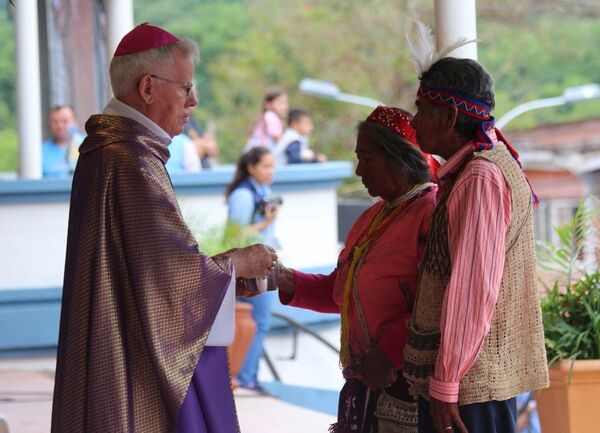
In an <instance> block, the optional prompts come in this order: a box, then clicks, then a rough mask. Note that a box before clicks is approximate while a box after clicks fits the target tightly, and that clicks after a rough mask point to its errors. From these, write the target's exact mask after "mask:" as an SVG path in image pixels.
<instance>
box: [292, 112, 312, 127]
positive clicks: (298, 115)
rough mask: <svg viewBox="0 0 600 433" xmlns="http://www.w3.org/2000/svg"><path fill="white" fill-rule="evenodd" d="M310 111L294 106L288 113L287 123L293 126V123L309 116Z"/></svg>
mask: <svg viewBox="0 0 600 433" xmlns="http://www.w3.org/2000/svg"><path fill="white" fill-rule="evenodd" d="M308 115H309V114H308V112H307V111H305V110H303V109H302V108H292V109H291V110H290V112H289V113H288V117H287V124H288V126H292V123H296V122H297V121H299V120H300V119H302V118H303V117H304V116H308Z"/></svg>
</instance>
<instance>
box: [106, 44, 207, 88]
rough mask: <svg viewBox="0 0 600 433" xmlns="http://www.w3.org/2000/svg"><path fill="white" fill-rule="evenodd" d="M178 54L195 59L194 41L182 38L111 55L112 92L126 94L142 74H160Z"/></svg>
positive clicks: (196, 52) (196, 54) (196, 53)
mask: <svg viewBox="0 0 600 433" xmlns="http://www.w3.org/2000/svg"><path fill="white" fill-rule="evenodd" d="M178 56H181V57H184V58H189V59H191V60H192V61H193V60H196V59H197V58H198V47H197V46H196V43H195V42H193V41H190V40H188V39H182V40H179V41H177V42H174V43H172V44H169V45H165V46H163V47H159V48H153V49H151V50H146V51H141V52H139V53H133V54H127V55H124V56H115V57H113V58H112V60H111V62H110V83H111V85H112V89H113V93H114V94H115V96H117V97H119V96H124V95H127V94H128V93H129V92H131V91H133V90H134V89H135V87H136V86H137V85H138V83H139V80H140V79H141V78H142V76H143V75H144V74H156V75H159V74H162V73H163V72H164V71H165V69H167V68H169V67H171V64H172V62H173V60H174V59H175V58H176V57H178Z"/></svg>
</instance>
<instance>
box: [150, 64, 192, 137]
mask: <svg viewBox="0 0 600 433" xmlns="http://www.w3.org/2000/svg"><path fill="white" fill-rule="evenodd" d="M165 71H166V72H164V73H163V74H161V75H160V76H154V77H153V78H152V79H153V81H155V85H156V99H155V101H156V104H153V107H152V111H153V113H152V116H151V119H152V120H153V121H154V122H156V123H157V124H158V125H159V126H160V127H161V128H162V129H164V130H165V131H166V132H167V133H168V134H169V135H170V136H171V137H174V136H175V135H179V134H181V133H182V132H183V127H184V126H185V124H186V123H187V122H188V120H189V119H190V114H191V112H192V109H193V108H194V107H195V106H196V103H197V101H196V92H195V91H194V89H193V85H192V80H193V78H194V62H193V60H192V59H191V58H190V57H187V56H183V55H176V56H174V58H173V61H172V66H171V67H169V68H166V69H165Z"/></svg>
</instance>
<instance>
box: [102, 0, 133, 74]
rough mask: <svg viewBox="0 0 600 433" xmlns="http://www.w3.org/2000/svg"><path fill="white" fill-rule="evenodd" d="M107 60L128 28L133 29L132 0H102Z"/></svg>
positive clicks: (110, 57)
mask: <svg viewBox="0 0 600 433" xmlns="http://www.w3.org/2000/svg"><path fill="white" fill-rule="evenodd" d="M104 10H105V11H106V51H107V55H108V62H109V63H110V60H111V59H112V56H113V54H114V52H115V49H116V48H117V45H119V42H120V41H121V38H122V37H123V36H125V34H126V33H127V32H129V30H131V29H133V0H104Z"/></svg>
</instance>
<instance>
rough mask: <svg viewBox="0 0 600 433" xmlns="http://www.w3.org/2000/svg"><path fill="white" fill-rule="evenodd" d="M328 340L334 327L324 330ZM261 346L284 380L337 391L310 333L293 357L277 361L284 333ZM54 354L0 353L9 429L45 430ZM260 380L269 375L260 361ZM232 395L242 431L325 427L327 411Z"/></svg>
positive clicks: (285, 344) (334, 373)
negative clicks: (21, 355) (3, 355)
mask: <svg viewBox="0 0 600 433" xmlns="http://www.w3.org/2000/svg"><path fill="white" fill-rule="evenodd" d="M328 334H330V336H331V340H332V342H333V341H335V340H337V338H338V335H339V328H335V327H334V328H333V329H331V330H330V331H325V335H328ZM265 347H266V348H267V350H268V351H269V353H270V354H271V355H272V357H273V359H274V360H276V364H277V366H278V369H279V373H280V374H281V376H282V379H283V380H284V382H286V383H290V384H298V385H299V384H302V385H303V386H309V387H311V386H313V387H317V388H325V389H331V390H339V387H340V386H341V382H342V378H341V374H340V371H339V366H338V364H337V356H335V354H333V353H331V351H330V350H328V349H325V348H323V346H322V345H320V344H318V343H316V342H315V341H314V340H313V339H311V338H310V337H306V336H303V337H300V340H299V350H298V354H297V357H296V359H294V360H282V358H285V357H287V356H289V354H290V352H291V339H290V336H289V335H287V336H286V335H280V336H269V337H268V338H267V341H266V343H265ZM54 364H55V359H54V357H28V358H4V359H2V358H0V415H1V416H3V417H4V418H5V419H6V421H7V422H8V425H9V429H10V430H9V431H10V433H49V432H50V418H51V412H52V390H53V384H54ZM260 371H261V374H260V378H261V380H267V381H268V380H272V377H270V374H269V372H268V369H266V368H265V365H264V364H261V369H260ZM235 400H236V406H237V413H238V418H239V423H240V428H241V431H242V433H281V432H286V433H296V432H297V433H300V432H302V433H307V432H308V433H310V432H327V429H328V427H329V425H330V424H331V423H332V422H334V421H335V417H334V416H333V415H330V414H329V415H328V414H324V413H322V412H317V411H314V410H309V409H306V408H303V407H300V406H296V405H292V404H288V403H285V402H283V401H281V400H278V399H275V398H273V397H269V396H264V395H260V394H257V393H254V392H251V391H247V390H236V391H235Z"/></svg>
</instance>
